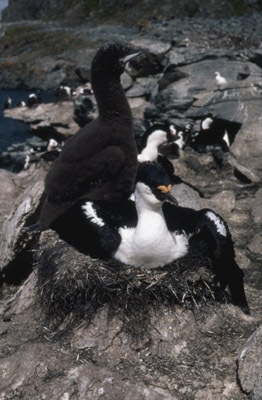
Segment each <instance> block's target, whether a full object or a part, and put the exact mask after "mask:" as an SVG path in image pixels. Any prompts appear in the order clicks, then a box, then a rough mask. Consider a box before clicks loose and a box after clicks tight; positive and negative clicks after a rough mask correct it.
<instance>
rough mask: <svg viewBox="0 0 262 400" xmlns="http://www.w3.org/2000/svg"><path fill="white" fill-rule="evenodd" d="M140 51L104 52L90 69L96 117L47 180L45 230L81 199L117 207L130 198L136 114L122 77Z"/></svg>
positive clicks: (109, 48) (116, 48) (114, 48)
mask: <svg viewBox="0 0 262 400" xmlns="http://www.w3.org/2000/svg"><path fill="white" fill-rule="evenodd" d="M140 53H141V51H139V52H137V51H135V50H134V49H131V48H129V47H127V46H123V45H121V44H109V45H105V46H103V47H101V48H100V49H99V50H98V52H97V53H96V55H95V57H94V59H93V61H92V65H91V83H92V88H93V91H94V94H95V98H96V101H97V106H98V118H96V119H95V120H93V121H92V122H90V123H89V124H87V125H86V126H85V127H83V128H81V129H80V130H79V131H78V132H77V133H76V134H75V135H74V136H73V137H71V138H70V139H68V140H67V141H66V143H65V145H64V147H63V150H62V151H61V153H60V155H59V157H58V158H57V159H56V160H55V161H54V163H53V165H52V167H51V169H50V170H49V172H48V174H47V176H46V180H45V194H46V200H45V202H44V204H43V207H42V211H41V215H40V226H41V229H45V228H47V227H49V226H50V225H51V224H52V223H53V222H54V221H55V220H56V219H57V218H58V217H59V216H60V215H62V214H63V213H65V212H66V211H67V210H69V209H70V208H71V207H72V206H73V205H74V204H75V203H76V201H77V200H79V199H80V198H85V199H88V200H96V201H99V200H100V201H104V202H111V203H112V202H117V201H120V200H121V199H122V198H123V197H128V196H129V194H130V193H131V191H132V189H133V187H134V182H135V177H136V171H137V149H136V143H135V139H134V133H133V122H132V113H131V109H130V107H129V104H128V102H127V99H126V96H125V93H124V90H123V88H122V86H121V82H120V75H121V74H122V72H123V71H124V68H125V65H126V63H127V62H128V61H129V60H131V59H133V58H134V57H136V56H138V55H139V54H140Z"/></svg>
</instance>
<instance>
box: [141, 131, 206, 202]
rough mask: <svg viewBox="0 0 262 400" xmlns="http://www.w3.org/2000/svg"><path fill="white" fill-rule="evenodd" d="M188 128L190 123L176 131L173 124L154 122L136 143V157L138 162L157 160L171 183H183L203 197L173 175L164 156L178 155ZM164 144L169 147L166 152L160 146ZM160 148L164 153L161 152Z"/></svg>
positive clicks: (169, 163) (172, 168) (187, 133)
mask: <svg viewBox="0 0 262 400" xmlns="http://www.w3.org/2000/svg"><path fill="white" fill-rule="evenodd" d="M190 129H191V126H190V124H187V125H186V127H185V129H184V131H182V130H179V132H178V133H177V130H176V128H175V126H174V125H169V124H168V123H165V124H163V123H162V124H160V123H154V124H153V126H151V127H150V128H148V129H147V130H146V131H145V133H144V135H143V136H142V139H141V142H140V144H138V157H137V158H138V161H139V162H145V161H151V162H154V161H157V162H158V163H159V164H161V165H162V166H163V167H164V168H165V169H166V171H167V172H168V173H169V175H170V177H171V180H172V184H176V185H178V184H180V183H184V184H186V185H188V186H189V187H191V188H192V189H194V190H195V191H197V192H198V193H199V195H200V197H204V195H203V193H202V192H201V191H200V190H199V189H198V188H196V187H195V186H194V185H192V184H190V183H188V182H185V181H184V180H183V179H181V178H180V177H179V176H177V175H175V173H174V167H173V164H172V163H171V161H169V159H168V157H167V156H166V153H168V154H169V156H170V155H171V157H174V154H177V155H178V157H179V151H180V150H182V149H183V148H184V146H185V144H186V141H187V137H188V135H189V134H190ZM165 145H166V146H167V147H168V149H169V150H168V152H166V151H165V148H163V147H162V146H165ZM162 149H163V152H164V154H162ZM170 152H171V153H170Z"/></svg>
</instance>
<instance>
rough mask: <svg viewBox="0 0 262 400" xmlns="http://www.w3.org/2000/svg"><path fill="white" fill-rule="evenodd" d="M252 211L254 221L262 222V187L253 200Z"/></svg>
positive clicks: (259, 223) (256, 222)
mask: <svg viewBox="0 0 262 400" xmlns="http://www.w3.org/2000/svg"><path fill="white" fill-rule="evenodd" d="M251 213H252V216H253V219H254V223H255V224H258V225H261V224H262V189H259V190H258V191H257V192H256V194H255V197H254V199H253V201H252V209H251Z"/></svg>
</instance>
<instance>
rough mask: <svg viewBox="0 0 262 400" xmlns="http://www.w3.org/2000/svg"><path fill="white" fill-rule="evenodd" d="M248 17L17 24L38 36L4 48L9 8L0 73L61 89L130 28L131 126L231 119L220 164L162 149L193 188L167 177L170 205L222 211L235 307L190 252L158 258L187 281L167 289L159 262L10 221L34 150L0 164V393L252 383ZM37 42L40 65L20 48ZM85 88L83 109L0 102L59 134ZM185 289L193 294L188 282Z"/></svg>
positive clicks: (222, 394)
mask: <svg viewBox="0 0 262 400" xmlns="http://www.w3.org/2000/svg"><path fill="white" fill-rule="evenodd" d="M260 17H261V15H259V14H253V15H250V16H246V17H241V18H239V19H237V18H232V19H230V20H221V21H218V20H216V21H215V20H211V19H210V20H209V19H206V20H201V19H200V18H194V19H193V18H186V19H184V20H183V21H181V20H172V19H168V18H164V19H162V20H161V19H155V20H151V21H147V20H145V21H144V22H143V24H142V23H139V24H138V25H137V26H135V27H131V28H128V29H124V28H123V27H120V26H114V27H113V26H108V25H101V26H99V27H97V28H96V29H95V30H94V26H88V25H86V26H80V27H79V26H77V27H76V26H64V25H60V24H55V23H53V24H46V23H41V22H37V23H34V24H31V23H27V24H28V25H27V27H28V28H29V29H31V32H32V34H33V36H34V35H35V34H36V33H37V37H38V38H40V37H41V36H42V37H43V41H44V42H41V40H42V39H41V40H40V39H38V40H36V41H34V42H32V46H28V47H27V48H24V47H23V46H21V43H20V44H17V48H16V43H15V42H14V41H13V40H12V37H13V36H12V35H16V34H17V33H18V32H22V31H24V27H25V25H24V23H22V24H5V25H3V26H2V30H3V35H2V37H1V41H0V45H1V46H2V50H3V51H4V53H2V54H3V56H2V59H1V63H0V67H1V69H2V70H3V75H2V78H1V79H2V81H1V85H2V87H7V85H9V87H15V88H17V87H25V86H26V87H30V88H33V87H38V88H40V89H46V88H52V89H55V88H56V87H57V86H58V85H59V84H60V83H61V82H63V83H70V84H71V85H72V86H73V87H74V88H76V87H77V86H78V85H80V84H81V85H84V82H80V81H79V75H77V74H75V69H76V68H80V71H81V76H82V77H84V81H88V74H89V63H90V59H91V57H92V55H93V53H94V49H95V48H96V47H97V45H98V44H99V43H100V44H101V43H103V42H104V41H106V40H108V39H110V40H121V41H124V42H130V41H132V43H133V44H134V45H136V46H138V47H143V48H144V47H145V48H147V49H148V50H149V51H148V53H147V55H146V56H145V57H144V59H143V61H142V62H140V63H139V64H137V63H134V64H132V65H131V66H130V68H129V69H128V70H127V72H126V74H124V76H123V85H124V86H125V89H126V93H127V96H128V97H129V101H130V104H131V107H132V110H133V114H134V118H135V128H136V135H137V136H139V135H140V134H141V132H142V131H143V130H144V129H145V126H146V124H147V123H148V122H149V121H152V120H155V119H156V120H159V121H164V120H168V121H169V122H170V123H174V124H175V125H176V126H178V127H180V128H183V127H184V126H185V124H186V123H188V122H190V123H191V124H192V125H193V126H194V127H195V129H197V126H198V123H199V119H200V118H201V117H202V116H203V115H206V114H207V113H208V112H212V113H214V114H216V116H217V118H220V119H221V120H222V121H223V123H224V124H225V127H226V128H228V129H231V128H232V126H233V127H234V129H233V132H234V135H233V136H234V141H233V144H232V146H231V149H230V153H227V154H226V155H225V158H224V160H223V165H222V168H218V166H217V165H216V163H215V161H214V159H213V157H212V155H211V154H209V153H208V154H198V153H196V152H195V151H193V150H192V149H191V148H186V150H185V151H184V152H181V154H180V157H179V159H176V160H173V163H174V167H175V171H176V174H177V175H179V176H180V177H181V178H183V179H184V180H185V181H187V182H189V183H191V184H193V185H195V186H196V187H198V188H199V189H200V190H201V191H202V192H203V193H204V198H201V197H200V196H199V195H198V193H197V192H195V191H194V190H192V189H190V188H188V186H186V185H178V186H177V187H174V188H173V191H174V193H175V195H176V197H177V199H178V200H179V203H180V204H181V205H185V206H190V207H193V208H203V207H210V208H212V209H213V210H215V211H217V212H218V213H220V214H221V215H222V216H223V217H224V218H225V219H226V221H227V222H228V225H229V227H230V231H231V233H232V236H233V239H234V242H235V250H236V255H237V261H238V263H239V265H240V267H241V268H242V269H243V271H244V272H245V288H246V293H247V298H248V302H249V306H250V309H251V315H250V316H247V315H245V314H243V313H242V312H241V311H240V310H239V309H238V308H236V307H234V306H233V305H232V304H230V296H229V295H228V294H221V293H220V295H219V296H218V297H217V296H216V291H213V281H212V277H211V276H210V274H209V273H208V270H207V269H206V268H205V266H206V264H205V263H206V261H205V260H198V261H196V260H195V259H194V258H193V256H192V255H191V258H190V257H188V258H185V259H184V260H183V259H182V260H181V262H179V263H178V264H177V265H175V266H173V268H177V269H176V271H177V275H178V276H180V275H181V277H182V275H183V276H184V274H185V271H188V277H187V279H186V283H187V285H188V286H190V288H191V290H189V289H188V290H185V288H184V287H183V295H182V296H181V298H180V299H179V301H175V299H174V298H173V297H172V296H171V294H170V291H169V292H167V291H166V287H167V286H168V283H167V282H168V281H167V277H169V276H170V275H169V274H170V267H166V268H164V269H162V270H160V271H155V272H150V273H145V272H139V274H137V271H135V270H134V269H128V268H127V269H123V270H122V269H121V268H120V270H119V266H116V265H111V264H110V263H109V264H107V263H105V262H101V261H99V260H92V259H90V258H89V257H87V256H83V255H82V254H80V253H78V252H77V251H75V250H74V249H72V248H71V247H70V246H68V245H67V244H66V243H64V242H62V241H61V240H60V239H59V238H58V237H57V235H56V234H55V233H54V232H52V231H48V232H46V233H44V234H41V236H40V237H39V236H33V237H28V236H26V235H25V232H24V231H23V229H22V228H23V227H24V226H25V225H27V224H28V223H30V222H32V220H33V217H34V215H35V214H37V212H38V209H39V204H40V202H41V194H42V190H43V179H44V175H45V173H46V170H47V168H48V162H45V161H43V160H42V161H39V160H38V161H37V162H34V163H31V165H30V166H29V169H27V170H22V171H21V172H19V173H18V174H15V173H13V172H10V171H6V170H1V182H2V184H1V185H2V187H4V188H5V190H4V191H1V213H0V218H1V225H2V227H3V235H2V241H1V254H2V261H1V270H2V275H3V278H4V282H3V286H2V294H1V308H0V310H1V317H2V320H1V323H0V341H1V358H2V360H1V364H2V370H1V374H2V379H1V384H0V399H3V400H6V399H18V398H24V399H52V400H55V399H63V400H65V399H72V400H74V399H77V400H78V399H99V398H101V399H110V400H111V399H124V400H128V399H131V398H134V399H138V400H140V399H141V400H142V399H153V400H154V399H156V400H158V399H163V400H164V399H165V400H171V399H178V400H193V399H199V400H200V399H206V400H211V399H212V400H221V399H222V400H229V399H234V400H239V399H241V400H242V399H243V400H246V399H253V400H258V399H261V398H262V397H261V393H262V387H261V375H262V372H261V360H262V354H261V348H262V346H261V340H262V330H261V302H262V294H261V240H262V236H261V223H262V209H261V204H262V202H261V197H262V188H261V181H262V171H261V169H262V163H261V104H262V100H261V91H262V77H261V75H262V74H261V67H262V62H261V47H260V46H261V40H262V31H261V24H260V23H259V20H260ZM229 22H230V23H229ZM91 32H92V35H91ZM72 34H73V35H72ZM45 35H49V36H45ZM60 35H61V36H60ZM19 37H20V39H19V40H23V37H22V36H21V35H20V36H19ZM61 37H62V38H63V41H62V42H61V40H60V39H59V38H61ZM90 37H92V40H91V41H90ZM80 39H81V40H80ZM43 43H45V46H44V48H43ZM58 44H59V46H58ZM75 44H77V45H75ZM88 44H89V45H88ZM49 46H50V47H49ZM55 46H58V47H55ZM61 46H62V47H61ZM83 46H84V47H83ZM51 47H53V48H54V52H52V53H50V48H51ZM60 50H61V51H60ZM55 53H58V54H59V55H57V54H55ZM39 54H41V57H42V63H41V68H40V69H39V66H36V65H35V61H34V60H35V58H34V57H35V56H36V55H37V56H39ZM25 60H26V62H27V63H26V64H25ZM7 66H9V67H10V68H7ZM217 70H218V71H220V72H221V73H222V74H223V75H224V76H226V78H227V79H228V86H227V87H225V88H223V89H222V90H217V88H216V86H215V82H214V72H215V71H217ZM78 71H79V70H78ZM87 97H88V98H89V99H90V100H91V102H92V107H91V108H90V107H89V106H90V103H88V104H87V102H85V101H84V98H82V97H81V96H80V97H78V98H77V99H74V100H73V101H72V100H69V101H67V102H59V103H57V104H55V105H52V107H50V105H40V106H38V107H36V108H33V109H31V110H30V109H28V108H25V109H22V108H16V109H10V110H8V111H6V113H7V114H6V115H8V116H12V117H13V118H18V119H21V120H25V121H26V122H27V123H29V124H30V126H31V128H32V131H33V133H34V135H38V136H40V138H41V140H47V139H49V138H50V137H56V139H57V140H60V141H62V140H66V137H68V136H70V135H71V134H73V133H74V131H75V128H76V126H77V125H76V124H77V122H78V123H82V122H83V121H85V118H86V119H87V120H88V119H90V118H92V117H93V116H94V115H95V113H96V107H95V101H94V98H93V96H92V95H88V96H87ZM59 115H61V121H59ZM80 117H81V118H80ZM11 150H12V149H11ZM11 150H10V152H12V151H11ZM7 215H8V217H6V216H7ZM192 260H194V262H195V263H196V265H197V266H198V268H197V270H194V271H193V270H192V269H191V266H190V265H191V264H192ZM112 268H113V273H112ZM54 271H55V273H54ZM97 271H99V272H98V273H97ZM171 272H172V271H171ZM186 275H187V274H186ZM90 282H91V283H90ZM203 282H206V285H207V286H206V287H205V290H204V289H203V286H201V285H200V283H201V284H203V285H204V286H205V284H204V283H203ZM85 285H86V286H85ZM90 285H91V286H90ZM92 285H93V286H92ZM199 285H200V286H199ZM199 288H200V289H201V290H203V293H204V295H201V296H197V294H199V292H198V290H200V289H199ZM209 289H210V290H209ZM217 290H218V289H217ZM194 291H195V292H194ZM194 293H195V296H196V297H194ZM213 297H214V298H213Z"/></svg>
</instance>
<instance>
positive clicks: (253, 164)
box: [230, 99, 262, 182]
mask: <svg viewBox="0 0 262 400" xmlns="http://www.w3.org/2000/svg"><path fill="white" fill-rule="evenodd" d="M247 103H248V102H247ZM247 103H246V104H247ZM250 103H251V104H250V105H249V106H246V104H245V103H242V104H241V103H239V107H241V105H243V107H244V109H245V111H243V112H246V116H247V118H248V121H249V122H247V123H244V124H243V125H242V126H241V128H240V130H239V131H238V133H237V136H236V138H235V141H234V143H233V144H232V146H231V148H230V150H231V152H232V155H233V156H234V157H235V159H236V160H237V162H238V163H239V164H240V165H241V166H242V167H244V168H246V170H248V171H250V173H249V174H248V173H246V172H245V171H244V170H243V169H242V170H241V169H240V172H241V173H242V174H244V175H246V176H247V177H248V178H249V179H250V180H251V181H252V182H258V181H260V182H261V180H262V161H261V152H262V131H261V126H262V117H261V113H260V115H258V106H259V103H260V106H261V107H262V100H261V99H260V101H258V102H256V101H254V103H253V102H252V101H250ZM252 103H253V106H254V109H253V110H252V109H251V108H252ZM256 113H257V114H256ZM231 162H232V159H231ZM235 167H236V168H237V165H236V166H235Z"/></svg>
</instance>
